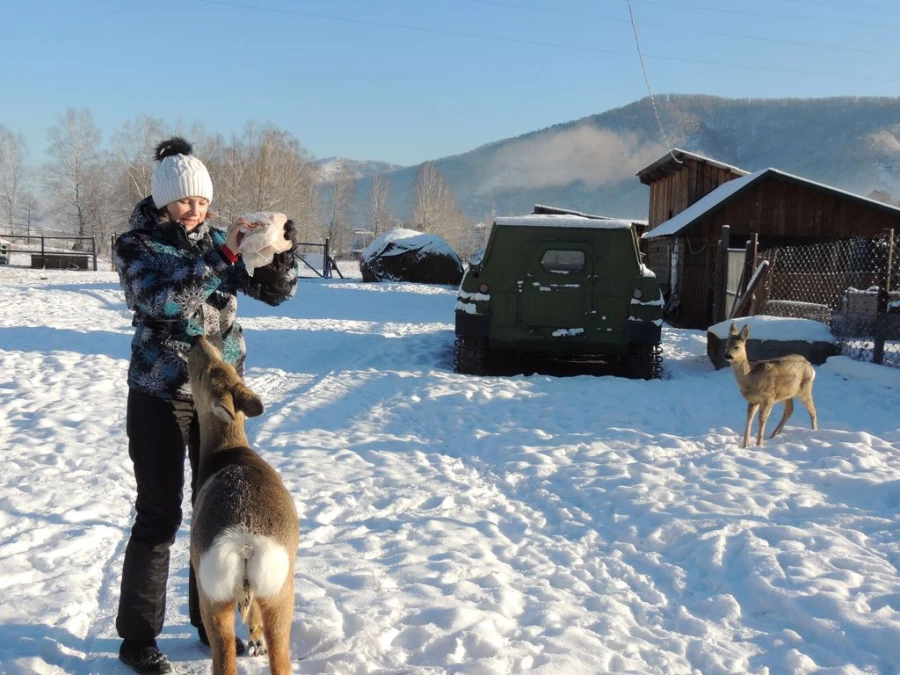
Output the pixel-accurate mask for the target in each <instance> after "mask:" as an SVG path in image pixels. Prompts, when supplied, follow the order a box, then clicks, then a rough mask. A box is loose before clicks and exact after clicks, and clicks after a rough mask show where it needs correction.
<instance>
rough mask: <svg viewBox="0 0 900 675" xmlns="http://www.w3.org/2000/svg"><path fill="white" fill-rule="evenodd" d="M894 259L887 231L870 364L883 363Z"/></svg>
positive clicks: (890, 238)
mask: <svg viewBox="0 0 900 675" xmlns="http://www.w3.org/2000/svg"><path fill="white" fill-rule="evenodd" d="M893 258H894V230H892V229H891V230H887V259H886V260H885V262H886V263H887V264H886V265H885V270H884V281H883V282H882V283H881V284H879V287H878V306H877V307H876V308H875V326H874V329H873V331H872V332H873V334H874V335H873V336H872V338H873V344H872V363H878V364H882V363H884V340H885V337H886V335H887V320H888V318H887V310H888V297H889V296H888V292H889V291H890V289H891V265H892V263H893Z"/></svg>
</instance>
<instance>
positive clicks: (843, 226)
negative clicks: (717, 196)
mask: <svg viewBox="0 0 900 675" xmlns="http://www.w3.org/2000/svg"><path fill="white" fill-rule="evenodd" d="M722 225H730V226H731V235H732V237H735V236H738V237H747V236H749V235H750V234H753V233H756V234H758V235H759V236H760V240H761V245H765V243H766V241H765V240H766V239H767V238H768V239H770V240H771V241H772V242H775V243H784V244H789V243H790V242H789V241H782V240H785V239H787V240H790V239H795V240H801V241H814V240H828V239H849V238H852V237H871V236H875V235H879V234H881V233H882V232H884V230H885V229H886V228H894V230H895V231H897V232H900V214H894V213H889V212H887V211H882V210H880V209H878V208H874V207H869V206H866V205H864V204H861V203H858V202H855V201H852V200H850V199H845V198H842V197H840V196H839V195H833V194H828V193H826V192H822V191H821V190H815V189H812V188H808V187H805V186H802V185H797V184H794V183H790V182H786V181H781V180H777V179H775V178H771V177H770V178H768V179H766V180H764V181H762V182H760V183H758V184H756V185H753V186H751V187H750V188H749V189H748V190H745V191H744V192H742V193H741V194H739V195H737V196H736V197H735V198H734V199H733V200H731V201H730V202H729V203H727V204H725V205H724V206H723V207H722V208H720V209H718V210H717V211H715V212H714V213H712V214H710V215H709V216H708V217H706V218H704V219H703V220H702V221H700V222H698V223H697V225H696V226H695V227H693V228H691V232H692V233H693V234H697V235H700V236H702V237H704V238H706V239H714V240H715V241H717V240H718V238H719V231H720V229H721V227H722ZM798 243H799V242H798Z"/></svg>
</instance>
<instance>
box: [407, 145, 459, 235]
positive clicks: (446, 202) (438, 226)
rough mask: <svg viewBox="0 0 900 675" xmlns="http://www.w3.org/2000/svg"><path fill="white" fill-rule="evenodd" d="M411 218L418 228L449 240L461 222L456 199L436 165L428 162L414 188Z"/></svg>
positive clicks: (422, 167)
mask: <svg viewBox="0 0 900 675" xmlns="http://www.w3.org/2000/svg"><path fill="white" fill-rule="evenodd" d="M412 198H413V207H412V216H413V223H414V224H415V226H416V228H418V229H421V230H422V231H423V232H429V233H431V234H436V235H438V236H440V237H444V238H448V237H450V236H452V235H453V233H454V231H455V230H457V229H458V228H459V227H460V225H461V223H462V214H461V213H460V211H459V209H458V208H456V199H455V198H454V196H453V192H452V190H451V189H450V186H449V185H448V184H447V181H446V180H445V179H444V176H443V174H441V172H440V171H439V170H438V168H437V165H436V164H435V163H434V162H425V163H424V164H422V165H421V166H420V167H419V171H418V172H417V173H416V181H415V183H413V187H412Z"/></svg>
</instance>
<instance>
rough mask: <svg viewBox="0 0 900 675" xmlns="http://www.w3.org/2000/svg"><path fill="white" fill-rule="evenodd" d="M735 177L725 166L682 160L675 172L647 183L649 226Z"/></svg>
mask: <svg viewBox="0 0 900 675" xmlns="http://www.w3.org/2000/svg"><path fill="white" fill-rule="evenodd" d="M734 178H737V176H736V175H735V174H734V173H732V172H731V171H729V170H727V169H720V168H718V167H715V166H710V165H709V164H705V163H701V162H697V161H696V160H693V159H689V158H688V159H685V161H684V166H682V167H681V168H680V169H679V170H678V171H677V172H675V173H673V174H671V175H669V176H665V177H664V178H661V179H659V180H657V181H655V182H654V183H653V184H652V185H651V186H650V210H649V213H648V215H647V217H648V220H649V229H651V230H652V229H653V228H654V227H656V226H657V225H659V224H660V223H663V222H665V221H667V220H668V219H669V218H671V217H672V216H674V215H677V214H679V213H681V212H682V211H684V210H685V209H686V208H687V207H689V206H690V205H691V204H693V203H694V202H696V201H698V200H699V199H701V198H703V197H704V196H706V195H707V194H709V193H710V192H712V191H713V190H715V189H716V188H717V187H719V186H720V185H721V184H722V183H725V182H727V181H729V180H732V179H734Z"/></svg>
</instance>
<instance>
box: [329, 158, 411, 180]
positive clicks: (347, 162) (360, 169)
mask: <svg viewBox="0 0 900 675" xmlns="http://www.w3.org/2000/svg"><path fill="white" fill-rule="evenodd" d="M312 164H313V166H315V167H316V169H317V170H318V180H319V182H321V183H327V182H329V181H332V180H335V179H336V178H337V177H338V175H339V174H340V173H341V171H342V170H344V168H346V169H348V170H349V171H350V173H351V175H352V176H353V177H354V178H356V179H357V180H359V179H361V178H368V177H370V176H374V175H375V174H377V173H388V172H392V171H399V170H400V169H402V168H403V167H402V166H400V165H399V164H390V163H389V162H378V161H374V160H372V161H360V160H355V159H347V158H345V157H326V158H324V159H316V160H313V162H312Z"/></svg>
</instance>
